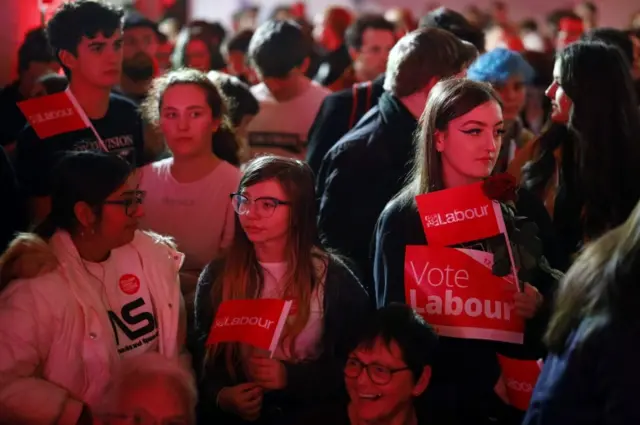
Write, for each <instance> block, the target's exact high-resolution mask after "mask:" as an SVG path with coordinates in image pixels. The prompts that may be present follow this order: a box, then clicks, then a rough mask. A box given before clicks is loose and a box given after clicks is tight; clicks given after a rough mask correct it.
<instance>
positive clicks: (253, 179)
mask: <svg viewBox="0 0 640 425" xmlns="http://www.w3.org/2000/svg"><path fill="white" fill-rule="evenodd" d="M268 180H275V181H276V182H277V183H279V184H280V186H281V187H282V189H283V191H284V193H285V194H286V196H287V198H288V201H289V202H290V203H291V204H290V205H289V208H290V211H289V234H288V238H287V246H286V253H287V258H286V262H287V265H288V268H287V272H286V273H285V276H284V278H283V279H284V280H285V289H284V296H285V297H287V298H292V299H294V300H296V301H297V305H298V309H297V313H296V316H295V319H294V320H293V322H291V323H287V325H286V326H285V329H284V332H283V337H282V341H288V345H289V347H288V348H289V349H290V352H291V355H292V356H293V357H294V358H295V350H294V348H295V344H296V339H297V337H298V335H299V334H300V332H302V330H303V329H304V327H305V326H306V324H307V322H308V320H309V316H310V302H311V297H312V295H313V293H314V291H315V290H316V288H317V287H318V285H319V283H320V282H321V281H323V279H324V276H325V273H326V268H327V262H326V260H327V259H328V254H327V253H326V252H325V251H324V250H323V249H322V248H321V247H320V243H319V237H318V229H317V226H316V200H315V190H314V179H313V172H312V171H311V169H310V168H309V166H308V165H307V164H306V163H304V162H302V161H298V160H294V159H288V158H282V157H277V156H261V157H258V158H256V159H254V160H253V161H251V162H250V163H249V164H248V165H247V166H246V168H245V170H244V174H243V176H242V178H241V180H240V184H239V187H238V191H239V192H242V191H244V190H245V189H246V188H248V187H250V186H253V185H255V184H257V183H260V182H264V181H268ZM318 260H323V261H318ZM214 264H215V265H214V266H213V269H214V270H215V276H214V277H213V279H214V282H213V288H212V291H211V302H212V304H213V306H214V310H216V309H217V308H218V306H219V305H220V303H222V302H223V301H228V300H237V299H255V298H258V297H259V296H260V293H261V291H262V288H263V284H264V275H263V272H262V267H261V266H260V263H259V262H258V258H257V256H256V251H255V248H254V246H253V244H252V243H251V241H250V240H249V239H248V238H247V235H246V234H245V232H244V231H243V230H242V227H241V226H240V221H239V219H238V217H237V216H236V232H235V234H234V238H233V242H232V243H231V245H230V247H229V248H228V250H227V252H226V253H225V254H224V256H223V258H221V260H219V261H214ZM221 353H224V357H225V360H226V366H227V369H228V370H229V373H230V374H231V375H232V376H235V372H234V370H235V365H237V364H238V362H239V349H238V345H237V344H218V345H216V346H213V347H211V348H210V349H209V350H208V358H209V362H210V363H211V362H215V361H217V360H218V357H219V354H221Z"/></svg>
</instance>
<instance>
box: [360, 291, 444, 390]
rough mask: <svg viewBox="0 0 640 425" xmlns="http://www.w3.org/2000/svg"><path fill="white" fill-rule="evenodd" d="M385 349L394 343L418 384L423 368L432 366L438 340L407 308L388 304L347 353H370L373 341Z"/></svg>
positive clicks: (421, 319)
mask: <svg viewBox="0 0 640 425" xmlns="http://www.w3.org/2000/svg"><path fill="white" fill-rule="evenodd" d="M379 340H380V341H382V342H383V343H384V344H385V346H387V348H389V347H390V346H391V343H393V342H395V343H396V344H397V345H398V348H400V352H401V353H402V360H403V361H404V362H405V364H406V365H407V367H408V368H409V370H410V371H411V373H412V374H413V377H414V379H415V380H416V381H417V380H418V379H419V378H420V376H421V375H422V372H423V370H424V368H425V367H426V366H431V365H432V364H433V362H434V359H435V356H436V350H437V348H438V336H437V335H436V333H435V331H434V330H433V328H432V327H431V326H430V325H429V324H428V323H427V322H426V321H425V320H424V319H423V318H422V317H421V316H420V315H419V314H417V313H416V312H415V311H414V310H413V309H412V308H411V307H409V306H408V305H406V304H400V303H391V304H389V305H388V306H386V307H383V308H381V309H379V310H377V311H376V312H375V313H374V314H373V315H372V317H371V318H369V319H368V320H367V322H366V324H364V325H363V326H362V328H361V329H360V331H359V334H358V336H357V338H355V340H354V343H353V345H352V347H351V350H350V352H353V351H354V350H356V349H358V348H364V349H365V350H366V349H370V348H372V347H373V346H374V344H375V343H376V341H379Z"/></svg>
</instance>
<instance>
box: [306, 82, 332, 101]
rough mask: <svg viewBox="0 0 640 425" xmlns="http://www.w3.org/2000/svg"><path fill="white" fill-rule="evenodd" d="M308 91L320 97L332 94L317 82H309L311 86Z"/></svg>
mask: <svg viewBox="0 0 640 425" xmlns="http://www.w3.org/2000/svg"><path fill="white" fill-rule="evenodd" d="M310 90H312V91H313V93H315V94H317V95H319V96H322V97H327V96H329V95H331V94H332V93H333V92H332V91H331V90H329V89H328V88H326V87H325V86H323V85H322V84H320V83H318V82H317V81H313V80H312V81H311V86H310Z"/></svg>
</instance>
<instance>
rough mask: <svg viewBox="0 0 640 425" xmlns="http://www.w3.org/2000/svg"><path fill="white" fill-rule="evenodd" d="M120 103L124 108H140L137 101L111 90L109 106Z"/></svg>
mask: <svg viewBox="0 0 640 425" xmlns="http://www.w3.org/2000/svg"><path fill="white" fill-rule="evenodd" d="M111 105H118V106H119V107H122V108H131V109H136V110H137V109H138V105H136V103H135V102H134V101H133V100H131V99H129V98H128V97H126V96H125V95H123V94H121V93H116V92H111V93H110V94H109V106H111Z"/></svg>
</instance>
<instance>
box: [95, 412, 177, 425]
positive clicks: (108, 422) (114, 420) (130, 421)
mask: <svg viewBox="0 0 640 425" xmlns="http://www.w3.org/2000/svg"><path fill="white" fill-rule="evenodd" d="M96 419H97V422H98V423H99V424H100V425H189V420H188V419H187V417H186V416H174V417H169V418H163V419H156V418H154V417H153V416H152V415H151V413H149V412H147V411H146V410H144V409H138V410H136V411H135V412H133V413H128V414H127V413H107V414H98V415H96Z"/></svg>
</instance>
